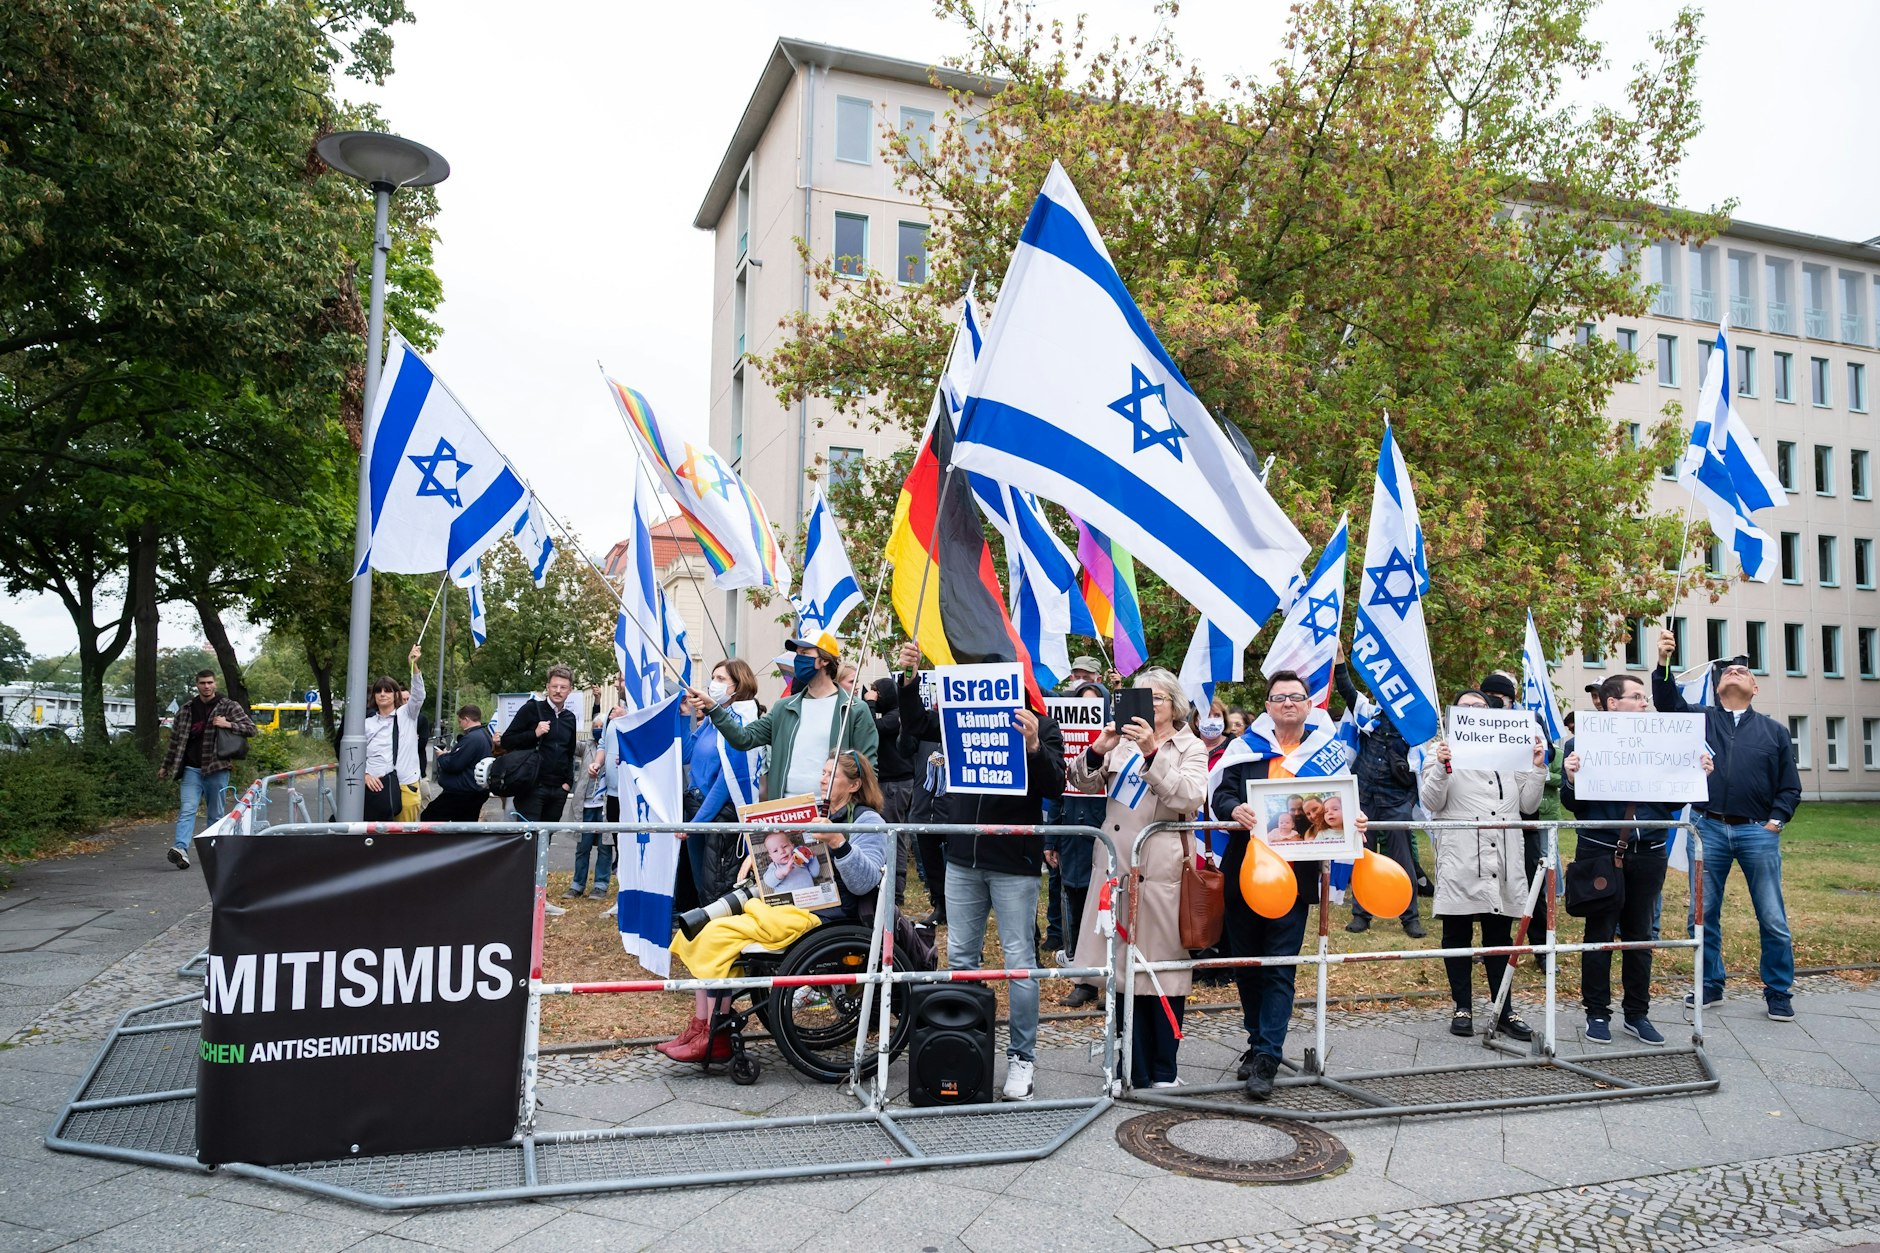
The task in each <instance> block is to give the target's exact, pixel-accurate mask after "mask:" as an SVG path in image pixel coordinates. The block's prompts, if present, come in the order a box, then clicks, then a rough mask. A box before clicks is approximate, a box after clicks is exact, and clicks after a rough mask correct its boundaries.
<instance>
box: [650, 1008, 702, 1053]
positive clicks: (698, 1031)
mask: <svg viewBox="0 0 1880 1253" xmlns="http://www.w3.org/2000/svg"><path fill="white" fill-rule="evenodd" d="M706 1025H707V1024H706V1020H705V1019H703V1018H694V1019H692V1021H690V1022H688V1023H686V1024H685V1030H684V1031H681V1032H680V1033H679V1034H678V1035H676V1036H674V1037H673V1038H672V1039H670V1040H667V1041H666V1042H665V1043H664V1044H655V1045H654V1046H653V1048H654V1049H656V1050H657V1051H659V1052H661V1053H664V1054H665V1055H666V1056H667V1057H670V1058H672V1059H673V1060H674V1061H682V1062H684V1061H697V1060H698V1059H697V1058H696V1057H681V1056H679V1053H680V1051H681V1050H688V1049H690V1048H691V1047H692V1045H693V1044H694V1043H695V1042H696V1041H697V1040H698V1038H699V1037H700V1036H702V1035H703V1034H704V1033H705V1028H706Z"/></svg>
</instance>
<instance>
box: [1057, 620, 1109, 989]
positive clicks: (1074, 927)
mask: <svg viewBox="0 0 1880 1253" xmlns="http://www.w3.org/2000/svg"><path fill="white" fill-rule="evenodd" d="M1101 673H1102V666H1101V663H1099V662H1098V661H1097V659H1096V658H1095V657H1077V658H1073V659H1072V661H1071V672H1070V677H1069V678H1068V679H1066V680H1065V682H1064V684H1063V687H1062V688H1061V689H1060V690H1061V691H1063V692H1064V694H1065V695H1067V696H1081V697H1096V698H1097V699H1099V700H1108V699H1109V696H1110V689H1109V688H1108V687H1106V686H1104V684H1103V682H1102V681H1101V680H1100V679H1099V678H1098V675H1100V674H1101ZM1103 808H1104V798H1103V797H1102V796H1101V795H1097V796H1074V795H1071V794H1070V792H1069V790H1068V788H1067V790H1066V792H1065V795H1064V796H1063V797H1062V798H1061V799H1059V800H1058V801H1056V802H1054V803H1052V804H1049V805H1047V806H1046V809H1045V820H1046V821H1047V822H1050V823H1053V824H1054V825H1061V826H1075V827H1094V826H1097V825H1098V824H1099V823H1101V822H1102V821H1103ZM1095 846H1096V840H1095V839H1094V838H1093V837H1091V836H1088V835H1062V836H1060V835H1047V836H1045V837H1044V864H1045V870H1046V873H1045V936H1044V947H1045V951H1046V952H1049V953H1053V954H1055V955H1056V956H1057V961H1058V965H1060V966H1068V965H1069V964H1070V954H1069V952H1067V951H1066V950H1067V949H1070V948H1074V947H1076V945H1075V944H1074V943H1073V940H1074V937H1075V936H1076V935H1077V934H1078V923H1079V921H1080V920H1081V919H1082V918H1083V916H1084V900H1085V898H1086V896H1087V895H1088V894H1089V891H1090V878H1091V858H1092V856H1093V852H1094V849H1095ZM1096 999H1097V990H1096V988H1094V987H1092V986H1090V985H1088V984H1082V983H1079V984H1076V985H1073V986H1072V988H1071V990H1070V994H1069V996H1067V997H1066V998H1065V1001H1064V1004H1065V1007H1066V1008H1069V1009H1080V1008H1082V1007H1083V1006H1085V1005H1088V1004H1090V1002H1092V1001H1094V1000H1096Z"/></svg>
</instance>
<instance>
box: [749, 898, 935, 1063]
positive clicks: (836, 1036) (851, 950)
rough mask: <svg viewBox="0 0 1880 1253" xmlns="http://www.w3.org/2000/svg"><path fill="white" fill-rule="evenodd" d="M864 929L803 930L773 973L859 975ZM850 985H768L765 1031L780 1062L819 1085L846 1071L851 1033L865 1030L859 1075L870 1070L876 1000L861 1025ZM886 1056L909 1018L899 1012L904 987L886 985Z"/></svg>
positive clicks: (900, 1040) (858, 999)
mask: <svg viewBox="0 0 1880 1253" xmlns="http://www.w3.org/2000/svg"><path fill="white" fill-rule="evenodd" d="M869 939H870V933H869V931H868V929H867V928H865V927H860V926H853V925H849V926H834V927H819V928H817V929H816V930H814V931H811V932H809V933H808V934H807V935H805V936H804V937H803V938H802V939H801V940H799V941H798V942H797V943H796V945H795V947H793V948H791V949H790V951H789V952H788V953H786V954H785V955H784V958H783V963H782V964H781V965H780V966H779V967H778V968H777V973H778V974H779V975H837V974H847V975H854V974H861V973H863V972H864V971H866V970H867V969H868V943H869ZM863 991H864V989H863V988H861V987H860V986H858V985H855V984H848V985H838V986H833V987H814V988H773V989H771V993H770V1022H771V1029H772V1031H773V1033H774V1034H775V1036H776V1039H777V1048H778V1050H779V1051H780V1052H782V1054H783V1056H784V1060H786V1061H788V1062H789V1063H790V1064H791V1065H792V1066H794V1067H796V1068H797V1069H798V1070H800V1071H802V1072H803V1073H804V1074H806V1075H808V1076H809V1077H810V1078H812V1079H815V1080H817V1081H818V1082H821V1083H836V1082H838V1081H840V1080H841V1079H842V1078H843V1077H845V1076H846V1075H847V1074H848V1073H849V1066H850V1064H851V1063H852V1062H853V1060H854V1054H855V1036H856V1032H857V1030H858V1029H861V1030H865V1032H866V1036H867V1040H868V1044H867V1047H866V1051H865V1054H864V1056H863V1058H862V1073H863V1074H864V1075H872V1074H874V1073H875V1062H876V1060H877V1058H876V1051H877V1049H878V1047H879V1035H878V1031H877V1025H878V1020H877V1019H876V1017H875V1015H876V1014H878V1013H879V1012H880V1003H879V1002H876V1004H875V1007H874V1008H873V1009H871V1011H870V1013H869V1021H868V1023H867V1024H865V1026H864V1024H862V1023H861V1021H860V1020H861V1014H862V993H863ZM890 993H891V995H890V998H889V1034H888V1051H889V1056H891V1057H892V1056H895V1055H898V1054H899V1053H900V1051H901V1050H902V1048H903V1047H905V1046H906V1044H907V1032H908V1028H909V1027H910V1026H912V1019H910V1018H908V1017H907V1015H906V1014H905V1013H904V1012H903V1011H904V1010H905V1008H906V999H907V997H906V990H905V989H904V988H900V987H896V988H892V989H890Z"/></svg>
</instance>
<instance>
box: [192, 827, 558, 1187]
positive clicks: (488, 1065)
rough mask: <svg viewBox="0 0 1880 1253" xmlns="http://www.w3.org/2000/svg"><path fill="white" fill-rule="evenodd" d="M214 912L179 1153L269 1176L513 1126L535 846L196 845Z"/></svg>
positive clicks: (333, 838) (465, 1139)
mask: <svg viewBox="0 0 1880 1253" xmlns="http://www.w3.org/2000/svg"><path fill="white" fill-rule="evenodd" d="M197 849H198V851H199V853H200V855H201V860H202V866H203V873H204V874H205V875H206V876H207V878H208V880H209V894H210V898H211V900H212V901H213V903H214V912H213V915H212V918H211V921H210V924H209V966H208V971H207V973H206V974H205V975H204V979H203V1013H202V1047H201V1052H200V1054H199V1055H198V1060H197V1064H196V1143H197V1146H198V1147H197V1156H198V1157H199V1158H200V1159H201V1160H202V1161H203V1162H204V1163H207V1164H219V1163H222V1162H252V1163H255V1164H257V1165H263V1166H269V1165H280V1164H283V1163H288V1162H308V1161H324V1160H328V1159H331V1158H349V1157H376V1156H381V1155H383V1154H387V1153H408V1152H414V1151H419V1150H424V1149H436V1148H450V1147H455V1146H459V1145H476V1144H492V1143H497V1142H500V1141H503V1140H507V1139H508V1138H509V1137H510V1136H511V1135H513V1134H514V1133H515V1124H516V1107H517V1096H518V1092H519V1080H520V1075H521V1072H522V1030H523V1022H524V1019H525V1017H526V1016H527V1012H528V999H529V992H528V974H529V956H530V939H531V933H532V921H533V903H534V894H535V841H534V840H532V839H529V838H527V837H526V836H525V834H524V833H523V832H522V831H521V830H520V829H519V830H518V831H517V832H516V833H515V834H514V835H510V834H507V833H504V834H500V835H377V836H371V837H360V836H346V835H255V836H233V837H223V838H220V839H215V840H199V841H197Z"/></svg>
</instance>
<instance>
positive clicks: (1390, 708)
mask: <svg viewBox="0 0 1880 1253" xmlns="http://www.w3.org/2000/svg"><path fill="white" fill-rule="evenodd" d="M1429 582H1430V576H1429V563H1428V561H1427V559H1426V558H1425V557H1424V553H1423V523H1422V522H1421V521H1420V520H1419V519H1418V518H1417V502H1416V496H1415V494H1414V492H1413V491H1412V490H1411V486H1410V472H1409V470H1408V469H1406V468H1405V467H1404V461H1403V454H1402V453H1400V452H1398V451H1397V440H1396V437H1395V436H1394V435H1393V434H1392V431H1391V426H1390V418H1389V417H1388V416H1386V417H1385V419H1384V442H1383V443H1382V444H1381V445H1379V447H1378V450H1377V481H1376V483H1375V484H1374V485H1373V486H1372V488H1371V529H1370V533H1369V534H1367V535H1366V536H1365V542H1364V574H1363V576H1362V577H1361V578H1360V579H1359V586H1358V626H1357V630H1356V632H1355V633H1354V634H1353V636H1352V641H1351V667H1352V669H1354V670H1356V671H1357V672H1358V673H1359V674H1362V675H1363V676H1364V682H1365V685H1366V686H1367V687H1369V688H1370V689H1371V694H1372V695H1373V696H1375V697H1377V703H1378V704H1379V705H1381V706H1382V707H1383V709H1384V712H1385V713H1386V714H1387V715H1389V717H1390V720H1391V722H1392V723H1394V724H1395V725H1396V727H1397V730H1398V731H1399V732H1400V733H1401V734H1402V735H1403V738H1404V739H1405V740H1406V741H1407V742H1408V743H1411V744H1422V743H1424V742H1426V741H1428V740H1433V739H1435V738H1436V736H1437V733H1438V732H1440V731H1441V730H1442V706H1441V705H1440V704H1439V703H1438V701H1437V696H1436V668H1435V667H1434V666H1433V665H1431V664H1430V638H1429V633H1428V631H1427V630H1426V629H1425V628H1424V625H1423V593H1424V592H1425V591H1427V590H1428V589H1429Z"/></svg>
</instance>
